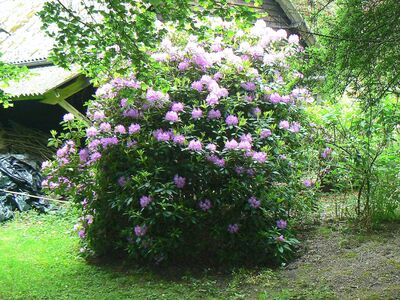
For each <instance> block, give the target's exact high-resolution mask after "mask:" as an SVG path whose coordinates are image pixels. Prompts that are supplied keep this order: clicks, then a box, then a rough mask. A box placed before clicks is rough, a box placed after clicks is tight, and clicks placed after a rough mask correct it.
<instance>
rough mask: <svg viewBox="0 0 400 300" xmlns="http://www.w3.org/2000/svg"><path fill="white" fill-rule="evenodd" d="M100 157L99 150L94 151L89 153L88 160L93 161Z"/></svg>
mask: <svg viewBox="0 0 400 300" xmlns="http://www.w3.org/2000/svg"><path fill="white" fill-rule="evenodd" d="M100 158H101V154H100V153H99V152H95V153H93V154H91V155H90V161H91V162H95V161H97V160H99V159H100Z"/></svg>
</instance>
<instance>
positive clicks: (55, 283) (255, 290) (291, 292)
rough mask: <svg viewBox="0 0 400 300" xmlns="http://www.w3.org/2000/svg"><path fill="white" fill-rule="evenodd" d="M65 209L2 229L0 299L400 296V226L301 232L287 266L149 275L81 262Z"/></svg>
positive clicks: (20, 216) (21, 219)
mask: <svg viewBox="0 0 400 300" xmlns="http://www.w3.org/2000/svg"><path fill="white" fill-rule="evenodd" d="M75 219H76V215H74V214H73V213H70V212H67V211H64V212H58V213H57V214H53V215H51V214H49V215H37V214H36V213H34V212H30V213H24V214H17V216H16V218H15V219H14V220H13V221H10V222H6V223H4V224H1V225H0V299H1V300H3V299H51V300H53V299H55V300H57V299H96V300H97V299H113V300H114V299H174V300H176V299H178V300H179V299H258V300H283V299H304V300H308V299H321V300H322V299H324V300H325V299H370V300H371V299H400V252H399V249H400V248H399V247H400V225H399V224H395V225H393V226H390V228H389V229H388V230H386V231H381V232H375V233H373V232H372V233H368V234H367V235H364V234H361V233H355V232H351V231H349V230H348V229H347V227H346V226H344V227H343V228H342V225H340V224H336V225H330V226H326V225H325V226H320V227H316V228H314V229H313V230H312V231H310V232H305V233H303V235H304V239H302V241H303V245H304V246H303V249H302V255H301V256H299V258H298V259H296V260H295V261H293V262H291V263H290V264H289V265H288V266H287V267H285V268H281V269H277V270H271V269H268V268H262V267H260V268H258V269H236V270H230V271H226V272H224V273H223V274H222V273H218V272H217V271H213V270H209V269H205V270H195V271H193V270H192V271H183V270H171V269H169V270H164V269H159V270H149V269H143V268H138V267H132V266H130V267H128V266H127V265H124V264H123V263H122V262H120V263H114V264H113V265H110V264H109V265H94V264H89V263H87V262H86V261H85V260H84V259H82V258H80V257H79V255H77V253H78V252H79V241H78V238H77V237H76V234H75V233H74V232H72V227H73V224H74V223H75Z"/></svg>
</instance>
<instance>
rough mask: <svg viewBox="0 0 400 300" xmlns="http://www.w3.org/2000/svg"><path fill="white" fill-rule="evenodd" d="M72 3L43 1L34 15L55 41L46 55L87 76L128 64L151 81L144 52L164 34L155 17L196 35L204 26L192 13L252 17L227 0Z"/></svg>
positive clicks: (123, 69)
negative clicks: (37, 13) (173, 22)
mask: <svg viewBox="0 0 400 300" xmlns="http://www.w3.org/2000/svg"><path fill="white" fill-rule="evenodd" d="M75 2H76V3H77V5H75V6H71V5H67V4H66V1H62V0H57V1H51V2H47V3H46V4H45V6H44V8H43V10H42V11H41V12H40V13H39V15H40V17H41V18H42V21H43V24H44V28H45V30H46V32H47V33H48V34H49V35H50V36H52V37H53V38H55V40H56V43H55V47H54V48H53V55H52V60H53V61H54V62H55V63H56V64H57V65H60V66H62V67H68V66H69V65H71V64H73V63H76V64H79V65H80V66H81V67H82V68H83V71H84V72H86V74H87V75H88V76H89V77H91V78H93V79H96V78H99V77H101V75H105V76H109V75H111V74H110V70H113V72H119V73H122V74H123V73H125V72H126V71H127V70H129V71H131V70H132V68H133V69H134V71H135V72H136V74H137V76H138V78H139V79H141V80H145V81H147V80H150V81H151V75H150V74H151V73H152V70H150V68H152V64H151V63H150V57H149V55H148V54H149V51H151V49H153V48H154V47H155V46H156V45H157V43H159V42H160V40H161V39H162V37H163V36H164V35H165V34H166V31H165V30H164V29H161V28H160V27H159V25H160V21H162V22H168V21H176V22H177V23H178V27H179V29H180V30H183V31H188V32H190V33H196V35H198V36H200V37H201V36H202V34H204V33H205V32H206V29H207V28H206V27H204V26H202V25H200V24H199V23H198V21H197V18H201V17H203V16H205V15H215V16H222V17H224V19H226V20H231V19H233V18H234V17H235V18H236V19H246V20H249V19H253V20H254V19H255V17H256V15H255V13H254V11H253V10H252V9H250V8H248V7H247V6H232V5H231V4H229V1H227V0H219V1H212V0H199V1H191V0H178V1H176V0H163V1H160V0H140V1H132V0H122V1H121V0H107V1H105V0H97V1H92V2H86V1H75ZM257 2H259V1H256V5H257ZM78 3H79V5H78ZM54 28H56V30H54ZM146 76H150V77H149V78H147V79H146V78H145V77H146Z"/></svg>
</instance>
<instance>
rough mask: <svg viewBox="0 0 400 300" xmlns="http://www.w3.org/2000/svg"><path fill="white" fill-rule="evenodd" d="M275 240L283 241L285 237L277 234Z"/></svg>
mask: <svg viewBox="0 0 400 300" xmlns="http://www.w3.org/2000/svg"><path fill="white" fill-rule="evenodd" d="M275 240H276V241H277V242H278V243H283V242H284V241H285V238H284V237H283V235H282V234H281V235H280V236H277V237H276V238H275Z"/></svg>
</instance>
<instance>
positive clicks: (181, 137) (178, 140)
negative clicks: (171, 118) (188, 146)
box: [173, 134, 186, 145]
mask: <svg viewBox="0 0 400 300" xmlns="http://www.w3.org/2000/svg"><path fill="white" fill-rule="evenodd" d="M185 140H186V139H185V136H184V135H182V134H177V135H174V137H173V142H174V143H175V144H178V145H183V144H184V143H185Z"/></svg>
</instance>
